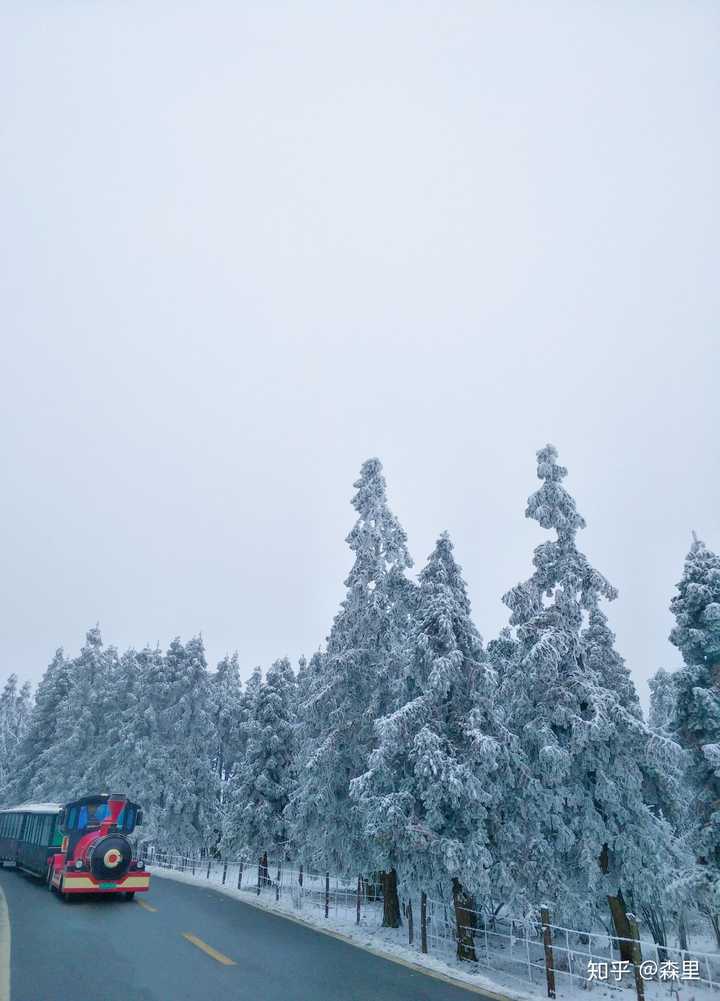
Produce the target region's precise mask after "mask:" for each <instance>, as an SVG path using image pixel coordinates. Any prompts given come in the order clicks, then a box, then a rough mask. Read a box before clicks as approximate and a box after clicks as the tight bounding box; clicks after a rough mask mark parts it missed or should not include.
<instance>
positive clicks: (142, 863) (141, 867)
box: [135, 859, 145, 869]
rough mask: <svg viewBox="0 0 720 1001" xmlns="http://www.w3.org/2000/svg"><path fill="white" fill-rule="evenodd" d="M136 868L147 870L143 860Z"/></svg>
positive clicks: (136, 864)
mask: <svg viewBox="0 0 720 1001" xmlns="http://www.w3.org/2000/svg"><path fill="white" fill-rule="evenodd" d="M135 868H136V869H144V868H145V863H144V862H143V861H142V859H141V860H140V861H139V862H136V863H135Z"/></svg>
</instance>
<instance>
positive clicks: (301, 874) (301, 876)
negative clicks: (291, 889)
mask: <svg viewBox="0 0 720 1001" xmlns="http://www.w3.org/2000/svg"><path fill="white" fill-rule="evenodd" d="M298 883H299V884H300V886H302V883H303V867H302V862H301V863H300V875H299V876H298Z"/></svg>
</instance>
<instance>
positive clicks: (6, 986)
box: [0, 886, 10, 1001]
mask: <svg viewBox="0 0 720 1001" xmlns="http://www.w3.org/2000/svg"><path fill="white" fill-rule="evenodd" d="M0 1001H10V911H9V910H8V905H7V900H6V899H5V894H4V893H3V889H2V886H0Z"/></svg>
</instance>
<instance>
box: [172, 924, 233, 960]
mask: <svg viewBox="0 0 720 1001" xmlns="http://www.w3.org/2000/svg"><path fill="white" fill-rule="evenodd" d="M182 936H183V938H186V939H187V940H188V942H192V944H193V945H196V946H197V947H198V949H202V951H203V952H205V953H207V955H208V956H212V958H213V959H214V960H216V962H218V963H222V964H223V966H235V960H234V959H230V958H229V957H228V956H224V955H223V954H222V953H221V952H218V951H217V949H213V947H212V946H211V945H208V944H207V942H203V940H202V939H201V938H198V937H197V935H193V934H192V933H191V932H189V931H184V932H183V933H182Z"/></svg>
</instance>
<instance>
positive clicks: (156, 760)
mask: <svg viewBox="0 0 720 1001" xmlns="http://www.w3.org/2000/svg"><path fill="white" fill-rule="evenodd" d="M153 668H154V670H153V671H152V674H151V677H150V679H149V685H148V688H149V695H150V701H151V705H152V708H153V713H154V717H155V720H156V732H155V742H154V746H152V747H149V748H148V760H147V764H146V769H147V771H148V772H149V775H148V778H149V780H150V782H151V784H152V786H153V791H154V797H153V804H152V806H153V814H154V818H153V819H154V822H155V825H156V829H157V831H158V836H159V838H160V839H161V843H163V844H165V845H167V846H171V847H174V848H179V849H182V850H187V851H189V852H192V851H196V850H198V849H199V848H202V847H206V846H207V840H208V838H209V837H210V832H211V831H212V829H213V827H214V825H215V823H216V819H215V810H216V804H217V795H216V785H217V776H216V774H215V773H214V772H213V756H214V749H215V735H214V732H213V725H212V719H211V717H210V711H209V706H208V689H209V680H208V672H207V664H206V661H205V649H204V646H203V641H202V639H201V638H200V637H199V636H196V637H193V639H191V640H189V641H188V642H187V643H186V644H184V645H183V643H181V642H180V639H179V638H176V639H174V640H173V641H172V643H171V644H170V646H169V647H168V650H167V653H166V654H165V656H164V657H163V659H162V664H153ZM143 805H144V804H143Z"/></svg>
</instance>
